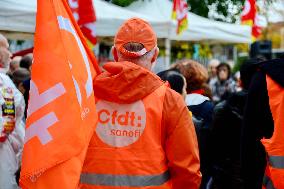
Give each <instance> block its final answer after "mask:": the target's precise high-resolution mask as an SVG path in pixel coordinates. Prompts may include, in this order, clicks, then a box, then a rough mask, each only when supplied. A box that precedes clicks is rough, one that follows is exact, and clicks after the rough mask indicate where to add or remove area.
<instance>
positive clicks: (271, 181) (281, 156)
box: [261, 76, 284, 189]
mask: <svg viewBox="0 0 284 189" xmlns="http://www.w3.org/2000/svg"><path fill="white" fill-rule="evenodd" d="M266 82H267V89H268V96H269V106H270V110H271V113H272V117H273V120H274V132H273V135H272V137H271V138H270V139H262V140H261V142H262V144H263V145H264V147H265V150H266V152H267V160H268V163H267V168H266V171H265V177H264V179H263V188H266V189H274V188H275V189H283V188H284V88H283V87H281V86H280V85H279V84H277V83H276V82H275V81H273V80H272V79H271V78H270V77H269V76H266Z"/></svg>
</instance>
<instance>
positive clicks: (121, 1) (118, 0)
mask: <svg viewBox="0 0 284 189" xmlns="http://www.w3.org/2000/svg"><path fill="white" fill-rule="evenodd" d="M134 1H135V0H112V1H111V2H112V3H113V4H116V5H119V6H122V7H126V6H128V5H130V4H131V3H132V2H134Z"/></svg>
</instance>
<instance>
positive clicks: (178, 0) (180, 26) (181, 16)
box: [172, 0, 188, 34]
mask: <svg viewBox="0 0 284 189" xmlns="http://www.w3.org/2000/svg"><path fill="white" fill-rule="evenodd" d="M187 13H188V6H187V3H186V1H185V0H174V1H173V12H172V18H173V19H174V20H177V31H176V32H177V34H181V33H182V32H183V31H184V30H186V29H187V27H188V20H187Z"/></svg>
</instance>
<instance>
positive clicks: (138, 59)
mask: <svg viewBox="0 0 284 189" xmlns="http://www.w3.org/2000/svg"><path fill="white" fill-rule="evenodd" d="M157 49H158V48H157V36H156V34H155V32H154V31H153V29H152V27H151V26H150V24H149V23H148V22H146V21H144V20H142V19H140V18H131V19H129V20H127V21H126V22H124V23H123V24H122V26H121V27H120V28H119V30H118V32H117V34H116V35H115V39H114V48H113V55H114V58H115V60H117V61H130V62H133V63H136V64H139V65H141V66H143V67H145V68H149V66H151V64H152V63H153V62H154V61H155V59H156V58H157V55H158V54H157V52H158V50H157ZM144 64H147V65H144Z"/></svg>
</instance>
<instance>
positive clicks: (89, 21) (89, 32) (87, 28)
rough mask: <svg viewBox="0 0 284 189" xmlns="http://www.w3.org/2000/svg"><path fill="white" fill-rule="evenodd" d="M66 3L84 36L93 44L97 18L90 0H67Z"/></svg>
mask: <svg viewBox="0 0 284 189" xmlns="http://www.w3.org/2000/svg"><path fill="white" fill-rule="evenodd" d="M68 4H69V6H70V8H71V11H72V13H73V16H74V18H75V20H76V21H77V23H78V25H79V26H80V28H81V30H82V32H83V34H84V36H85V37H86V38H87V39H88V40H89V41H90V42H91V43H92V44H93V45H95V44H96V43H97V37H96V24H95V22H96V20H97V18H96V13H95V9H94V6H93V2H92V0H68Z"/></svg>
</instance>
